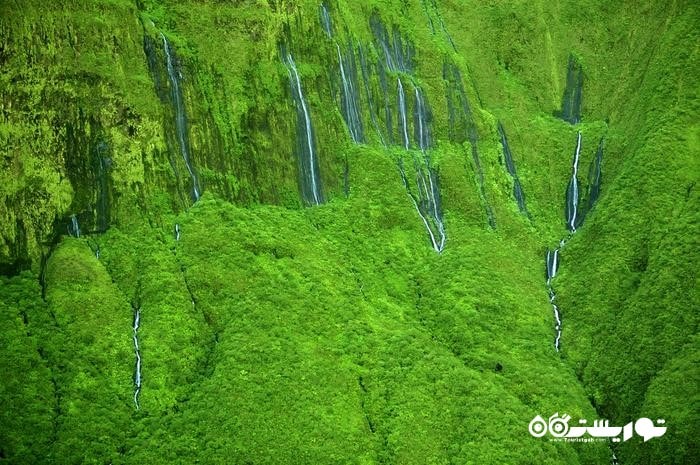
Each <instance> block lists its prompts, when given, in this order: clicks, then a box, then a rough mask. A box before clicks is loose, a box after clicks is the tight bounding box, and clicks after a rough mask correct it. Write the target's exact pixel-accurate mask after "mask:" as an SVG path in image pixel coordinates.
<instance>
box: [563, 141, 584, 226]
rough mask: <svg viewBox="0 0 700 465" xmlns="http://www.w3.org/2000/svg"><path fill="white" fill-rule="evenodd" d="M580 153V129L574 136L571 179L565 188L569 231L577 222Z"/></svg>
mask: <svg viewBox="0 0 700 465" xmlns="http://www.w3.org/2000/svg"><path fill="white" fill-rule="evenodd" d="M580 153H581V131H579V132H578V135H577V136H576V151H575V152H574V166H573V172H572V174H571V181H569V187H568V188H567V189H566V226H567V228H569V231H571V232H576V225H577V224H578V223H577V221H578V218H577V215H578V198H579V185H578V178H577V177H576V176H577V175H578V159H579V155H580Z"/></svg>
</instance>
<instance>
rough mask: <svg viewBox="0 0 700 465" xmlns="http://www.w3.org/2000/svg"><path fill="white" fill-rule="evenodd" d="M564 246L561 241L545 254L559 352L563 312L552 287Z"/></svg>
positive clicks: (548, 287)
mask: <svg viewBox="0 0 700 465" xmlns="http://www.w3.org/2000/svg"><path fill="white" fill-rule="evenodd" d="M563 246H564V241H562V242H561V243H560V246H559V247H557V248H555V249H554V250H550V249H547V253H546V255H545V263H546V265H545V274H546V278H547V293H548V294H549V303H551V304H552V312H553V313H554V332H555V337H554V349H555V350H556V351H557V352H559V349H560V348H561V313H560V312H559V307H557V304H555V303H554V300H555V299H556V297H557V296H556V293H555V292H554V288H553V287H552V279H553V278H554V277H555V276H556V275H557V270H558V269H559V250H560V248H561V247H563Z"/></svg>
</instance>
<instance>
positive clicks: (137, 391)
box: [132, 307, 141, 410]
mask: <svg viewBox="0 0 700 465" xmlns="http://www.w3.org/2000/svg"><path fill="white" fill-rule="evenodd" d="M140 322H141V307H137V308H136V309H135V311H134V326H133V328H132V330H133V335H132V337H133V340H134V352H135V353H136V370H135V373H134V387H135V388H134V405H136V410H139V408H140V406H139V394H140V393H141V350H140V349H139V337H138V332H139V324H140Z"/></svg>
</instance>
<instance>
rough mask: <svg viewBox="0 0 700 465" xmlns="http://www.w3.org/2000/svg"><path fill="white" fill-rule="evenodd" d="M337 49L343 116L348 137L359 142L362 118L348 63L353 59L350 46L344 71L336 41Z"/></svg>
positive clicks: (352, 65) (362, 138) (351, 64)
mask: <svg viewBox="0 0 700 465" xmlns="http://www.w3.org/2000/svg"><path fill="white" fill-rule="evenodd" d="M335 46H336V48H337V50H338V63H339V64H340V79H341V82H342V84H343V96H342V103H343V116H344V117H345V122H346V123H347V125H348V129H349V130H350V137H352V140H353V142H355V143H359V142H364V135H363V130H362V119H361V116H360V110H359V95H358V93H357V91H356V89H355V87H356V86H355V83H354V82H353V81H354V80H355V79H356V75H355V73H353V72H352V71H353V70H354V63H350V61H351V60H352V61H353V62H354V59H353V55H352V47H350V55H349V57H348V70H347V72H346V66H345V64H344V59H343V54H342V52H341V51H340V45H338V43H337V42H336V44H335Z"/></svg>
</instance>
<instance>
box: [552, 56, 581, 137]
mask: <svg viewBox="0 0 700 465" xmlns="http://www.w3.org/2000/svg"><path fill="white" fill-rule="evenodd" d="M582 94H583V67H582V66H581V63H580V62H579V61H578V58H576V57H575V56H574V55H573V54H570V55H569V64H568V67H567V70H566V87H565V89H564V96H563V97H562V103H561V111H560V112H558V113H557V114H555V116H557V117H559V118H561V119H563V120H564V121H567V122H568V123H570V124H577V123H580V122H581V104H582Z"/></svg>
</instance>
